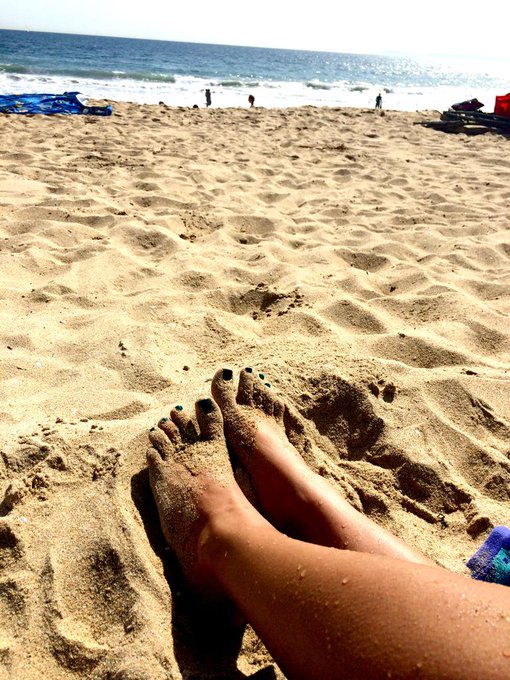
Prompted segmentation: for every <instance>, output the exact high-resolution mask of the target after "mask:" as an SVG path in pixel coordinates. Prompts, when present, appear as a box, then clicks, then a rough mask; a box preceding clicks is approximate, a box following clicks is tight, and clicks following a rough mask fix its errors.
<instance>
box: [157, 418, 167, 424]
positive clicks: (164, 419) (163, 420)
mask: <svg viewBox="0 0 510 680" xmlns="http://www.w3.org/2000/svg"><path fill="white" fill-rule="evenodd" d="M159 422H160V423H167V422H168V418H161V420H160V421H159Z"/></svg>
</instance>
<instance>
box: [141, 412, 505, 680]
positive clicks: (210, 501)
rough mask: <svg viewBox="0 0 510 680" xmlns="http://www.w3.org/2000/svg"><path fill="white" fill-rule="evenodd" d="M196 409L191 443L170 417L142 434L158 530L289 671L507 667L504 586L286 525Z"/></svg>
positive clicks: (446, 671) (380, 673) (406, 673)
mask: <svg viewBox="0 0 510 680" xmlns="http://www.w3.org/2000/svg"><path fill="white" fill-rule="evenodd" d="M208 408H209V407H206V409H208ZM197 414H198V416H199V420H200V421H201V426H200V429H201V435H200V437H199V439H198V441H196V442H194V443H189V444H186V443H183V442H182V441H181V439H180V435H179V432H178V430H177V428H175V427H174V426H173V425H167V424H164V425H162V427H163V428H164V429H165V431H166V433H167V434H168V436H169V437H170V438H171V439H168V440H167V439H166V438H165V436H164V435H163V433H161V432H158V431H155V432H151V435H150V437H151V441H152V443H153V445H154V447H155V448H154V449H150V450H149V452H148V462H149V468H150V478H151V486H152V489H153V491H154V495H155V498H156V502H157V505H158V510H159V514H160V518H161V524H162V528H163V531H164V533H165V536H166V537H167V540H168V541H169V543H170V545H171V546H172V548H173V549H174V551H175V552H176V553H177V556H178V557H179V560H180V561H181V565H182V567H183V570H184V572H185V574H186V575H187V577H188V579H189V580H190V581H191V582H192V583H194V584H195V585H196V587H197V588H200V590H201V592H202V593H207V594H208V596H209V595H211V594H214V595H215V596H216V597H220V596H222V595H223V596H224V595H227V596H229V597H230V598H231V599H232V600H233V602H234V604H235V605H237V607H238V608H239V609H240V610H241V611H242V612H243V613H244V615H245V616H246V618H247V620H248V621H249V623H250V624H251V625H252V626H253V627H254V629H255V630H256V631H257V632H258V634H259V636H260V637H261V639H262V641H263V642H264V643H265V644H266V646H267V648H268V649H269V651H270V652H271V653H272V654H273V656H274V658H275V659H276V661H277V662H278V663H279V665H280V666H281V668H282V670H283V671H284V672H285V673H286V674H287V675H288V677H289V678H293V680H299V679H301V678H303V680H313V679H315V678H317V679H320V680H322V679H325V678H327V679H328V680H329V679H336V678H339V679H340V678H349V679H350V680H356V679H360V680H361V679H363V680H371V679H375V678H390V677H391V678H410V677H415V676H416V677H420V678H422V679H430V680H432V679H434V680H435V679H437V678H443V679H448V680H479V679H480V678H482V677H483V678H489V679H491V680H504V679H506V678H507V677H509V673H510V644H509V642H508V640H509V639H510V617H509V615H508V611H509V610H510V590H508V589H506V588H504V587H503V586H495V585H490V584H484V583H479V582H476V581H472V580H470V579H465V578H464V577H461V576H458V575H455V574H451V573H449V572H447V571H446V570H443V569H440V568H437V567H434V568H431V567H428V566H425V565H416V564H412V563H410V562H408V561H404V560H396V559H391V558H387V557H382V556H380V555H369V554H364V553H355V552H352V551H350V550H336V549H334V548H326V547H324V546H319V545H312V544H310V543H304V542H301V541H297V540H295V539H291V538H288V537H287V536H284V535H283V534H281V533H280V532H278V531H277V530H276V529H275V528H274V527H273V526H272V525H270V524H269V522H267V521H266V520H265V519H264V518H263V517H262V516H261V515H260V514H259V513H258V512H257V511H256V510H255V508H253V506H252V505H250V503H249V502H248V501H247V500H246V498H245V496H244V495H243V494H242V492H241V491H240V489H239V488H238V487H237V485H236V483H235V481H234V480H233V479H232V477H231V475H230V474H229V472H228V469H227V467H228V466H227V467H225V464H224V463H223V464H222V463H221V457H222V455H223V457H224V458H226V447H225V443H224V441H223V440H222V438H221V435H220V434H219V429H220V428H221V419H220V418H219V416H218V413H217V412H216V411H215V410H214V407H213V408H212V410H210V411H209V412H208V413H204V412H203V407H201V406H199V407H198V409H197Z"/></svg>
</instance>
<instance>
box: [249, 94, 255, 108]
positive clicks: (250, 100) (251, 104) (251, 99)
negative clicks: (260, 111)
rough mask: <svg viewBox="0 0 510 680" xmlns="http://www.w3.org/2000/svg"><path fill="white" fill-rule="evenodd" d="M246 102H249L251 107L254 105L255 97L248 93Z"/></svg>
mask: <svg viewBox="0 0 510 680" xmlns="http://www.w3.org/2000/svg"><path fill="white" fill-rule="evenodd" d="M248 102H249V104H250V107H251V108H253V107H254V106H255V97H254V96H253V95H252V94H250V95H249V97H248Z"/></svg>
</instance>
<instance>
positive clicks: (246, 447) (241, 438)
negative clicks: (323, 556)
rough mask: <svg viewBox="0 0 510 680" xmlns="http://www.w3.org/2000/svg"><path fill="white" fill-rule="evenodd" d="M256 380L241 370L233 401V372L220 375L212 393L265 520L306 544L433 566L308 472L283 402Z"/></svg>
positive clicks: (216, 378)
mask: <svg viewBox="0 0 510 680" xmlns="http://www.w3.org/2000/svg"><path fill="white" fill-rule="evenodd" d="M260 375H262V374H257V373H255V372H253V371H252V369H244V370H243V371H241V374H240V378H239V388H238V392H237V398H236V396H235V393H234V385H233V374H232V371H231V370H230V369H223V370H220V371H218V372H217V373H216V374H215V376H214V378H213V382H212V393H213V397H214V399H215V400H216V402H217V403H218V405H219V407H220V409H221V411H222V414H223V420H224V425H225V434H226V437H227V440H228V442H229V443H230V444H231V445H232V447H233V449H234V452H235V454H236V455H237V456H238V458H239V460H240V461H241V463H242V465H243V466H244V468H245V469H246V470H247V472H248V474H249V476H250V479H251V481H252V483H253V486H254V488H255V491H256V493H257V497H258V500H259V503H260V506H261V508H262V510H263V512H264V515H265V516H266V517H267V518H268V519H269V520H270V521H271V522H272V523H273V524H274V526H275V527H277V528H278V529H280V530H281V531H284V532H286V533H288V534H289V535H291V536H293V537H294V538H299V539H301V540H304V541H307V542H311V543H316V544H319V545H324V546H330V547H335V548H349V549H350V550H355V551H359V552H368V553H375V554H379V555H386V556H389V557H397V558H399V559H406V560H410V561H411V562H417V563H421V564H429V565H432V564H433V562H431V561H430V560H428V559H427V558H426V557H425V556H424V555H422V554H421V553H419V552H418V551H417V550H414V549H413V548H411V547H410V546H408V545H407V544H406V543H404V542H403V541H401V540H400V539H398V538H397V537H396V536H394V535H393V534H391V533H390V532H388V531H386V530H385V529H383V528H382V527H380V526H378V525H377V524H376V523H375V522H373V521H372V520H371V519H369V518H368V517H366V516H365V515H363V514H361V513H360V512H358V511H357V510H356V509H355V508H353V507H352V506H351V505H350V504H349V503H348V502H347V501H346V500H345V498H343V497H342V496H341V495H340V494H339V493H338V491H337V490H336V489H335V488H334V487H333V486H331V485H330V484H329V483H328V482H327V481H326V480H325V479H324V478H322V477H321V476H320V475H318V474H316V473H314V472H313V471H312V470H310V468H309V467H308V466H307V465H306V463H305V462H304V460H303V459H302V457H301V456H300V455H299V453H298V452H297V451H296V449H295V448H294V447H293V446H292V445H291V444H290V442H289V441H288V439H287V437H286V436H285V430H284V425H283V417H284V412H285V408H286V407H285V405H284V403H283V402H282V401H281V400H279V399H278V398H277V397H276V396H275V395H274V394H273V393H272V391H271V390H270V388H268V387H267V384H264V376H263V377H262V378H260V377H259V376H260Z"/></svg>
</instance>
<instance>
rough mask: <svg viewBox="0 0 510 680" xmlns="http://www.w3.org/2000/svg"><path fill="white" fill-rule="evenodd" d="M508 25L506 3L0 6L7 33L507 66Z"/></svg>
mask: <svg viewBox="0 0 510 680" xmlns="http://www.w3.org/2000/svg"><path fill="white" fill-rule="evenodd" d="M508 19H510V4H509V3H508V0H491V2H490V11H487V12H484V11H483V6H480V5H478V6H476V8H473V9H472V10H469V9H468V8H467V5H466V3H464V2H461V1H460V0H449V1H445V0H427V2H424V3H420V4H417V3H413V2H412V0H349V2H339V1H338V0H301V2H299V0H252V1H251V2H243V1H242V0H241V1H239V0H180V1H179V2H172V1H171V0H115V1H114V0H44V1H41V0H0V28H10V29H21V30H27V29H28V30H33V31H55V32H58V33H86V34H91V35H109V36H122V37H128V38H154V39H160V40H178V41H189V42H203V43H218V44H227V45H253V46H258V47H279V48H293V49H308V50H327V51H332V52H354V53H364V54H417V55H420V54H421V55H429V54H436V55H459V56H482V57H487V58H501V59H504V60H509V59H510V49H509V48H508Z"/></svg>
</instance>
